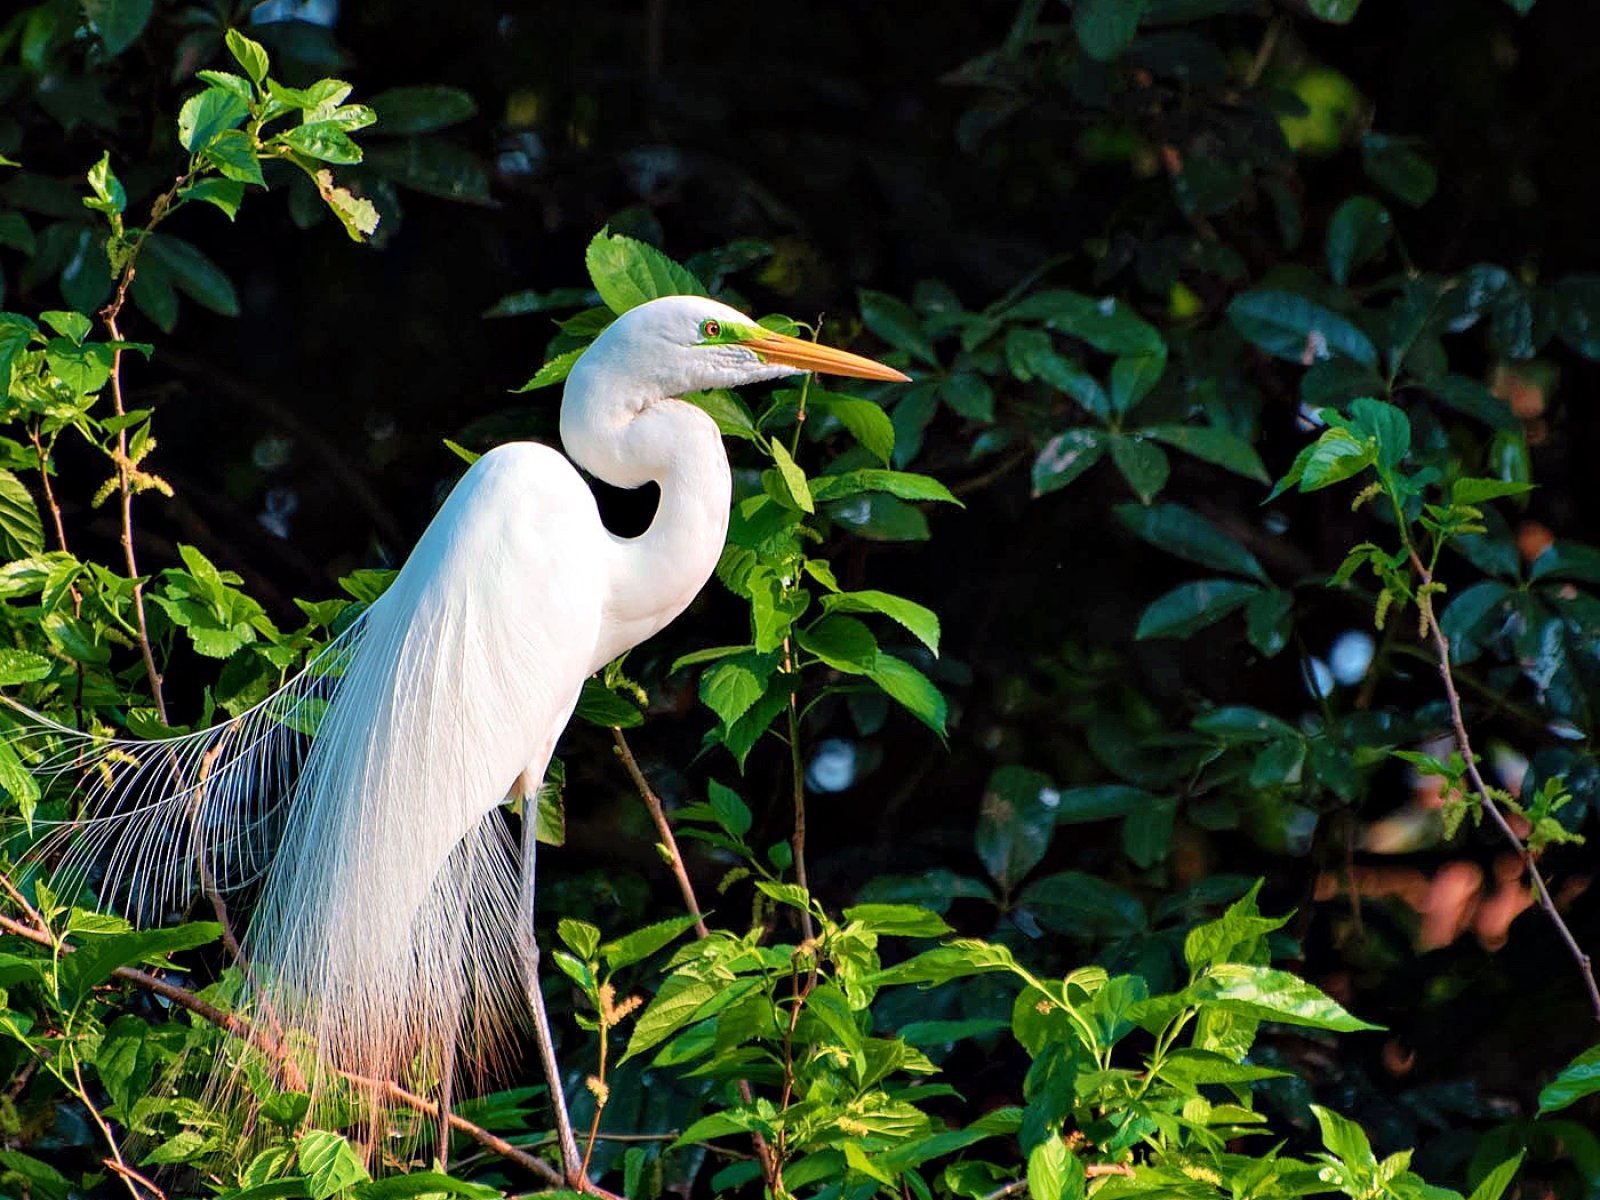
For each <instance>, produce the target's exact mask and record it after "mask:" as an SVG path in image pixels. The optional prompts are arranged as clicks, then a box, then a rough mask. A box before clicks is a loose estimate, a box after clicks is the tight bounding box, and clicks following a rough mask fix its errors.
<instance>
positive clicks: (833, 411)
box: [806, 388, 894, 466]
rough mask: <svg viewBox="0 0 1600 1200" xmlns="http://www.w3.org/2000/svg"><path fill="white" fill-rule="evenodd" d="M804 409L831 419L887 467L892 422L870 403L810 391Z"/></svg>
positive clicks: (892, 450)
mask: <svg viewBox="0 0 1600 1200" xmlns="http://www.w3.org/2000/svg"><path fill="white" fill-rule="evenodd" d="M806 405H807V407H809V408H812V409H815V410H816V411H817V412H821V413H826V414H827V415H828V416H830V417H833V418H834V419H835V420H836V421H838V422H839V424H841V425H843V426H844V427H845V429H846V430H848V431H849V433H850V436H851V437H853V438H855V439H856V441H858V442H860V443H861V446H862V448H863V449H864V450H866V452H867V453H868V454H870V455H872V457H873V458H875V459H877V460H878V461H879V462H881V463H883V464H884V466H888V465H889V457H890V455H892V454H893V453H894V422H893V421H891V420H890V419H889V414H888V413H886V412H884V411H883V409H881V408H879V407H878V406H877V405H876V404H874V403H873V402H872V401H871V400H862V399H861V398H860V397H858V396H844V395H840V394H839V393H837V392H825V391H822V390H821V389H819V388H812V389H811V393H810V395H809V396H808V397H807V400H806Z"/></svg>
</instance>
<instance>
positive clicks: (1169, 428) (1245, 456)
mask: <svg viewBox="0 0 1600 1200" xmlns="http://www.w3.org/2000/svg"><path fill="white" fill-rule="evenodd" d="M1139 432H1141V433H1142V434H1144V435H1145V436H1146V437H1153V438H1155V439H1156V440H1157V441H1158V442H1165V443H1166V444H1167V445H1169V446H1171V447H1173V448H1174V449H1177V450H1182V451H1183V452H1184V453H1185V454H1190V455H1193V456H1194V457H1195V458H1198V459H1202V460H1204V461H1205V462H1208V463H1213V464H1215V465H1216V466H1219V467H1222V468H1223V469H1224V470H1228V471H1232V472H1233V473H1234V474H1235V475H1243V476H1244V477H1245V478H1246V479H1256V480H1259V481H1260V482H1262V483H1266V482H1268V481H1269V479H1270V478H1271V476H1269V475H1268V474H1267V468H1266V465H1265V464H1264V463H1262V461H1261V456H1260V455H1259V454H1257V453H1256V450H1255V447H1254V446H1252V445H1251V444H1250V443H1249V442H1247V441H1245V440H1244V439H1243V438H1241V437H1238V436H1236V435H1234V434H1232V433H1229V432H1228V431H1227V430H1226V429H1219V428H1217V427H1216V426H1214V425H1147V426H1145V428H1143V429H1142V430H1140V431H1139Z"/></svg>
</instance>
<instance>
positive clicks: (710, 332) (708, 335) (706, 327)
mask: <svg viewBox="0 0 1600 1200" xmlns="http://www.w3.org/2000/svg"><path fill="white" fill-rule="evenodd" d="M700 336H701V337H703V338H705V339H706V340H707V341H710V340H711V339H712V338H717V337H721V336H722V326H721V325H720V324H718V323H717V322H716V321H714V320H711V319H709V318H708V319H706V320H704V321H701V322H700Z"/></svg>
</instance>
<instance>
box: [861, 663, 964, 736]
mask: <svg viewBox="0 0 1600 1200" xmlns="http://www.w3.org/2000/svg"><path fill="white" fill-rule="evenodd" d="M867 677H868V678H869V679H871V680H872V682H873V683H875V684H877V685H878V686H879V687H880V688H882V689H883V690H884V692H885V693H886V694H887V695H888V697H889V698H890V699H891V700H893V701H895V702H896V703H897V704H899V705H900V706H901V707H902V708H904V709H905V710H906V711H907V712H909V713H910V714H911V715H912V716H914V717H916V718H917V720H919V721H921V722H922V723H923V724H924V725H926V726H927V727H928V728H929V729H931V730H933V731H934V732H935V733H937V734H938V735H939V736H940V737H943V736H944V726H945V719H946V717H947V716H948V715H949V705H948V702H947V701H946V700H945V698H944V693H943V692H941V691H940V690H939V689H938V687H937V686H936V685H935V684H934V682H933V681H932V680H931V679H929V678H928V677H927V676H926V675H924V674H923V673H922V672H921V671H919V670H917V669H916V668H915V667H913V666H912V665H911V664H910V663H908V662H904V661H902V660H901V659H898V658H896V657H895V656H894V655H892V654H883V653H881V652H880V653H879V654H878V656H877V657H876V658H875V659H873V662H872V669H871V670H870V671H868V672H867Z"/></svg>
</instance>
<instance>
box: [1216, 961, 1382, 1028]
mask: <svg viewBox="0 0 1600 1200" xmlns="http://www.w3.org/2000/svg"><path fill="white" fill-rule="evenodd" d="M1190 994H1191V995H1192V996H1193V997H1194V999H1195V1000H1196V1001H1198V1002H1199V1003H1201V1004H1203V1005H1205V1004H1210V1005H1215V1006H1217V1007H1219V1008H1224V1009H1226V1010H1228V1011H1229V1012H1235V1013H1239V1014H1240V1015H1243V1016H1249V1017H1255V1018H1258V1019H1260V1020H1263V1021H1282V1022H1284V1023H1285V1024H1289V1025H1306V1026H1310V1027H1311V1028H1314V1029H1331V1030H1333V1031H1335V1032H1337V1033H1357V1032H1360V1031H1361V1030H1366V1029H1381V1028H1383V1027H1382V1026H1381V1025H1371V1024H1368V1023H1367V1022H1366V1021H1363V1020H1360V1019H1359V1018H1357V1017H1353V1016H1351V1015H1350V1014H1349V1013H1348V1012H1346V1011H1345V1010H1344V1008H1343V1007H1342V1006H1341V1005H1340V1004H1339V1003H1338V1001H1336V1000H1334V999H1333V997H1331V996H1329V995H1327V994H1326V993H1324V992H1322V991H1320V990H1319V989H1317V988H1316V987H1313V986H1312V985H1311V984H1309V983H1307V982H1306V981H1305V980H1303V979H1301V978H1299V977H1298V976H1296V975H1292V974H1290V973H1289V972H1288V971H1280V970H1278V969H1276V968H1274V967H1262V966H1255V965H1253V964H1249V963H1218V964H1215V965H1213V966H1211V967H1208V968H1207V969H1206V970H1205V971H1204V972H1203V973H1202V974H1201V975H1200V977H1199V978H1198V979H1196V980H1195V981H1194V983H1193V984H1192V985H1190Z"/></svg>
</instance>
